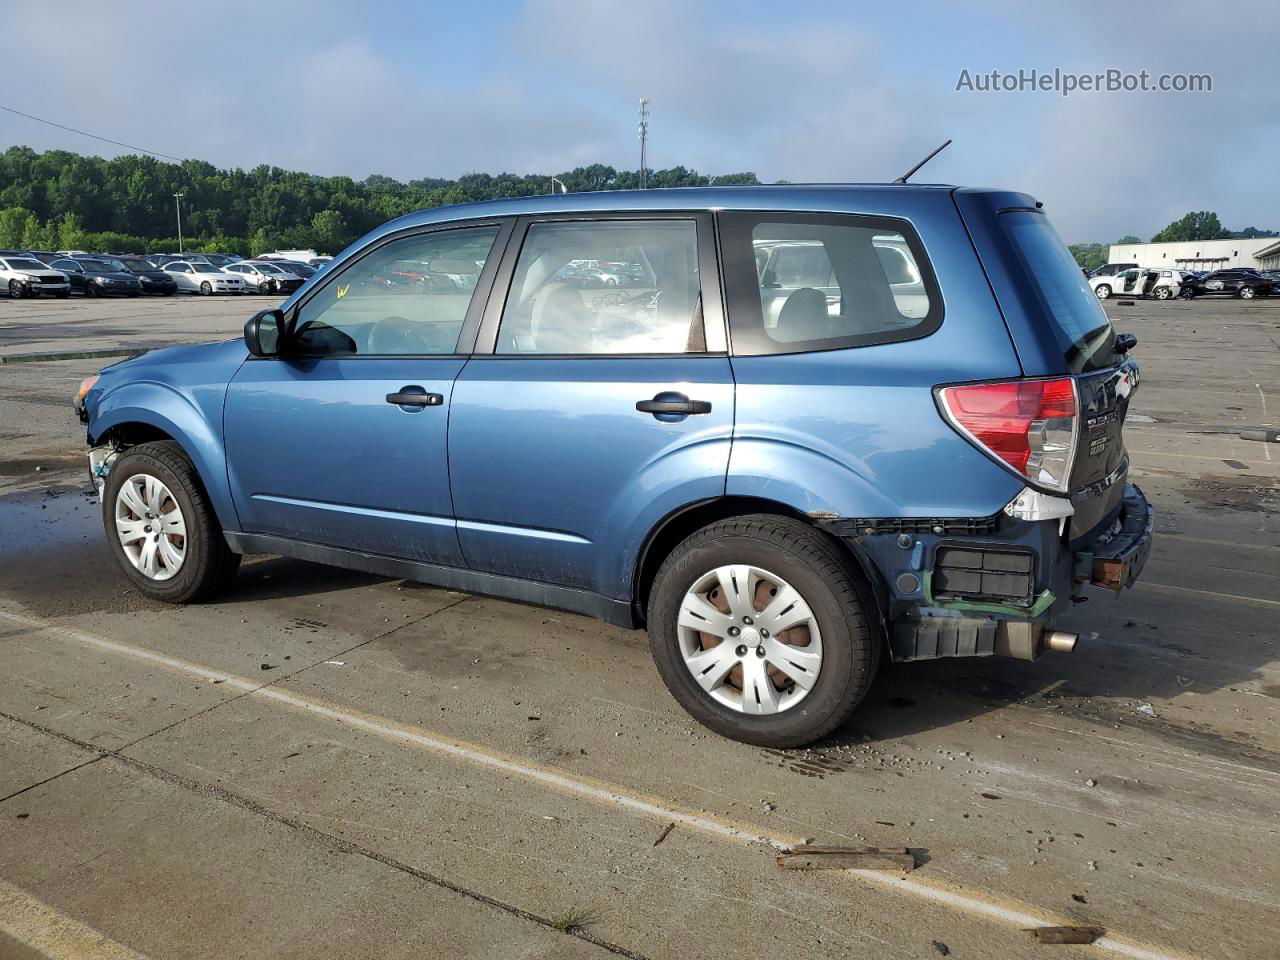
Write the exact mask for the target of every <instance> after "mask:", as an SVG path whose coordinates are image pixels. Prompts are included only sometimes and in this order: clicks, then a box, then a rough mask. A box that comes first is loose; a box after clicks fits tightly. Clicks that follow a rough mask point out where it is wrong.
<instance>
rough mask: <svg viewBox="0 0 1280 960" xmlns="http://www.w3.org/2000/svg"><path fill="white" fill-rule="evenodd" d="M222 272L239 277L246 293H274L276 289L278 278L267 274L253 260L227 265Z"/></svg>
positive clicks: (269, 273) (272, 274)
mask: <svg viewBox="0 0 1280 960" xmlns="http://www.w3.org/2000/svg"><path fill="white" fill-rule="evenodd" d="M223 270H224V272H226V273H228V274H230V275H231V276H236V277H239V278H240V279H241V280H243V281H244V285H245V292H246V293H263V294H266V293H275V292H277V289H278V286H277V284H278V276H277V275H276V274H274V273H271V272H268V271H267V270H266V269H264V268H263V267H262V266H261V265H260V264H259V263H256V262H255V261H253V260H241V261H240V262H238V263H230V264H227V266H225V267H224V268H223Z"/></svg>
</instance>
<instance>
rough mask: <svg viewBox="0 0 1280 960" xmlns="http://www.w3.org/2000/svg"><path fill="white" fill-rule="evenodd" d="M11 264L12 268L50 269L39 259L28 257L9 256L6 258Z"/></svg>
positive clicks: (6, 261)
mask: <svg viewBox="0 0 1280 960" xmlns="http://www.w3.org/2000/svg"><path fill="white" fill-rule="evenodd" d="M5 263H7V264H9V269H10V270H48V269H49V268H48V267H46V266H45V265H44V264H43V263H41V262H40V261H39V260H32V259H30V258H28V257H9V258H8V259H6V260H5Z"/></svg>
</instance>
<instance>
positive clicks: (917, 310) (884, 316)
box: [720, 213, 942, 355]
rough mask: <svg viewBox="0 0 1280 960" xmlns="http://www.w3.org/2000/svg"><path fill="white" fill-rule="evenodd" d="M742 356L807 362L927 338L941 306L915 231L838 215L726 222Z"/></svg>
mask: <svg viewBox="0 0 1280 960" xmlns="http://www.w3.org/2000/svg"><path fill="white" fill-rule="evenodd" d="M720 237H721V247H722V252H723V257H724V272H725V285H726V292H727V295H728V306H729V321H730V324H731V327H732V330H733V349H734V353H737V354H742V355H752V354H771V353H803V352H809V351H816V350H836V349H840V348H843V347H856V346H867V345H870V344H876V343H892V342H894V341H897V340H911V339H915V338H917V337H923V336H927V335H928V334H930V333H932V332H933V331H934V330H936V329H937V328H938V326H939V324H940V323H941V322H942V298H941V297H940V296H939V294H938V290H937V286H936V284H935V282H934V280H933V275H932V273H931V272H930V271H929V269H928V263H927V260H926V259H925V256H924V251H923V249H922V248H921V246H920V243H919V240H918V239H917V238H916V236H915V233H914V231H912V230H911V228H910V227H909V226H908V225H907V224H905V223H903V222H901V221H897V220H888V219H880V218H874V217H859V216H840V215H829V214H792V213H724V214H721V216H720Z"/></svg>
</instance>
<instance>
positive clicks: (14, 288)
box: [9, 280, 27, 300]
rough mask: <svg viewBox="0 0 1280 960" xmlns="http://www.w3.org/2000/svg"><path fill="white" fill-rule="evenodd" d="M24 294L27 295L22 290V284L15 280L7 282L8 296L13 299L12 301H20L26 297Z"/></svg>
mask: <svg viewBox="0 0 1280 960" xmlns="http://www.w3.org/2000/svg"><path fill="white" fill-rule="evenodd" d="M26 294H27V291H26V290H25V289H23V286H22V284H20V283H19V282H18V281H17V280H10V281H9V296H11V297H13V299H15V300H21V299H22V298H23V297H24V296H26Z"/></svg>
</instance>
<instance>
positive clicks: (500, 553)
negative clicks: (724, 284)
mask: <svg viewBox="0 0 1280 960" xmlns="http://www.w3.org/2000/svg"><path fill="white" fill-rule="evenodd" d="M516 236H517V237H521V236H522V243H519V244H517V243H515V242H513V243H512V244H511V247H510V252H509V253H508V256H507V258H506V263H504V266H503V270H502V271H501V276H503V277H506V276H510V277H511V280H510V282H509V284H504V285H503V286H501V287H499V288H496V289H495V292H494V296H493V297H492V298H491V304H490V310H489V312H488V314H487V315H486V318H485V325H484V327H483V328H482V331H481V335H480V342H479V343H478V344H477V348H476V356H475V357H473V359H472V360H471V362H470V363H468V364H467V366H466V368H465V369H464V370H463V371H462V373H461V375H460V376H459V377H458V380H457V382H456V383H455V385H454V393H453V407H452V410H451V414H450V428H449V463H450V473H451V477H452V488H453V499H454V508H455V511H456V513H457V517H458V536H459V539H460V541H461V544H462V550H463V553H464V555H465V557H466V560H467V563H468V564H469V565H470V566H471V567H473V568H475V569H477V570H480V571H486V572H491V573H498V574H503V575H507V576H513V577H521V578H525V579H529V580H535V581H539V582H543V583H551V584H556V585H560V586H566V587H573V588H579V589H585V590H589V591H592V592H595V593H599V594H602V595H604V596H608V597H612V598H615V599H625V598H626V597H627V596H628V592H627V591H628V590H629V587H630V580H631V574H632V569H633V566H634V563H635V560H636V555H637V553H638V551H639V549H640V546H641V543H642V542H643V540H644V536H645V534H646V533H647V532H648V531H649V530H650V529H651V528H652V527H653V526H654V524H656V523H657V522H658V521H659V520H660V519H661V518H662V517H663V516H665V515H666V514H667V513H669V512H671V511H673V510H675V509H678V508H679V507H682V506H684V505H686V504H688V503H691V502H695V501H698V500H703V499H709V498H713V497H720V496H723V494H724V485H725V474H726V471H727V469H728V463H729V445H730V440H731V437H732V431H733V406H734V386H733V376H732V372H731V370H730V368H729V360H728V357H727V355H726V353H725V349H726V348H725V333H724V320H723V312H722V308H721V305H720V296H719V283H718V281H717V273H716V265H715V253H714V241H713V238H712V235H711V227H710V221H709V219H708V218H706V217H702V216H697V215H693V214H689V215H686V216H679V215H676V214H670V215H664V216H661V217H648V218H646V217H644V216H643V215H628V216H626V217H617V218H599V219H577V220H561V221H555V220H545V221H534V222H522V223H521V224H520V225H518V227H517V230H516ZM517 252H518V256H517ZM587 261H598V264H596V266H595V267H593V268H591V269H588V268H587V266H586V264H587ZM610 279H612V280H613V281H614V282H612V283H610V282H609V281H610ZM501 293H505V298H504V297H503V296H501V295H500V294H501ZM489 351H491V352H489Z"/></svg>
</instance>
